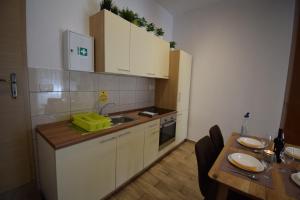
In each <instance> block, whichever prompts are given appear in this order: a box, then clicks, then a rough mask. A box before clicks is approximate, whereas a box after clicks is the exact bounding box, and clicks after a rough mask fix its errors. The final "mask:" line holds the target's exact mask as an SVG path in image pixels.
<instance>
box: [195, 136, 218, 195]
mask: <svg viewBox="0 0 300 200" xmlns="http://www.w3.org/2000/svg"><path fill="white" fill-rule="evenodd" d="M213 153H214V146H213V144H212V142H211V139H210V138H209V136H205V137H203V138H201V139H200V140H199V141H198V142H197V143H196V145H195V154H196V158H197V163H198V181H199V187H200V191H201V193H202V195H203V196H204V197H206V198H209V196H211V195H212V194H209V193H211V191H212V190H211V186H212V185H213V183H214V181H213V180H212V179H211V178H209V177H208V172H209V170H210V168H211V167H212V165H213V163H214V157H213ZM215 192H216V191H215Z"/></svg>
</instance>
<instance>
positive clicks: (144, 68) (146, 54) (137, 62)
mask: <svg viewBox="0 0 300 200" xmlns="http://www.w3.org/2000/svg"><path fill="white" fill-rule="evenodd" d="M131 38H132V39H131V40H130V65H131V67H132V70H133V73H135V74H136V75H139V76H148V77H155V76H156V72H155V68H154V66H153V57H154V44H153V42H152V40H153V36H152V35H151V34H150V33H148V32H146V31H145V30H143V29H141V28H140V27H137V26H135V25H132V26H131Z"/></svg>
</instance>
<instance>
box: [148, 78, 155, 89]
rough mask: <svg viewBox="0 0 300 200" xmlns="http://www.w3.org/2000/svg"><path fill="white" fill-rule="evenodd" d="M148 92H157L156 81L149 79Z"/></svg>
mask: <svg viewBox="0 0 300 200" xmlns="http://www.w3.org/2000/svg"><path fill="white" fill-rule="evenodd" d="M148 90H155V79H153V78H149V79H148Z"/></svg>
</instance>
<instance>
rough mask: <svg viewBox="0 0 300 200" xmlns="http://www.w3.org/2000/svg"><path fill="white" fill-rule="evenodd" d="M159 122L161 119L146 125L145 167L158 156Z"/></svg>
mask: <svg viewBox="0 0 300 200" xmlns="http://www.w3.org/2000/svg"><path fill="white" fill-rule="evenodd" d="M159 122H160V121H159V120H156V121H154V122H150V123H148V124H146V126H145V147H144V167H147V166H149V165H150V164H151V163H153V162H154V161H155V160H156V159H157V157H158V149H159V129H160V127H159V125H160V124H159Z"/></svg>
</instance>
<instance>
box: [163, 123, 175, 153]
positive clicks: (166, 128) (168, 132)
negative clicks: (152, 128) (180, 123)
mask: <svg viewBox="0 0 300 200" xmlns="http://www.w3.org/2000/svg"><path fill="white" fill-rule="evenodd" d="M175 133H176V121H175V120H171V121H169V122H166V123H164V124H162V125H161V127H160V134H159V149H162V148H163V147H165V146H167V145H168V144H170V143H171V142H173V141H174V140H175Z"/></svg>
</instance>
